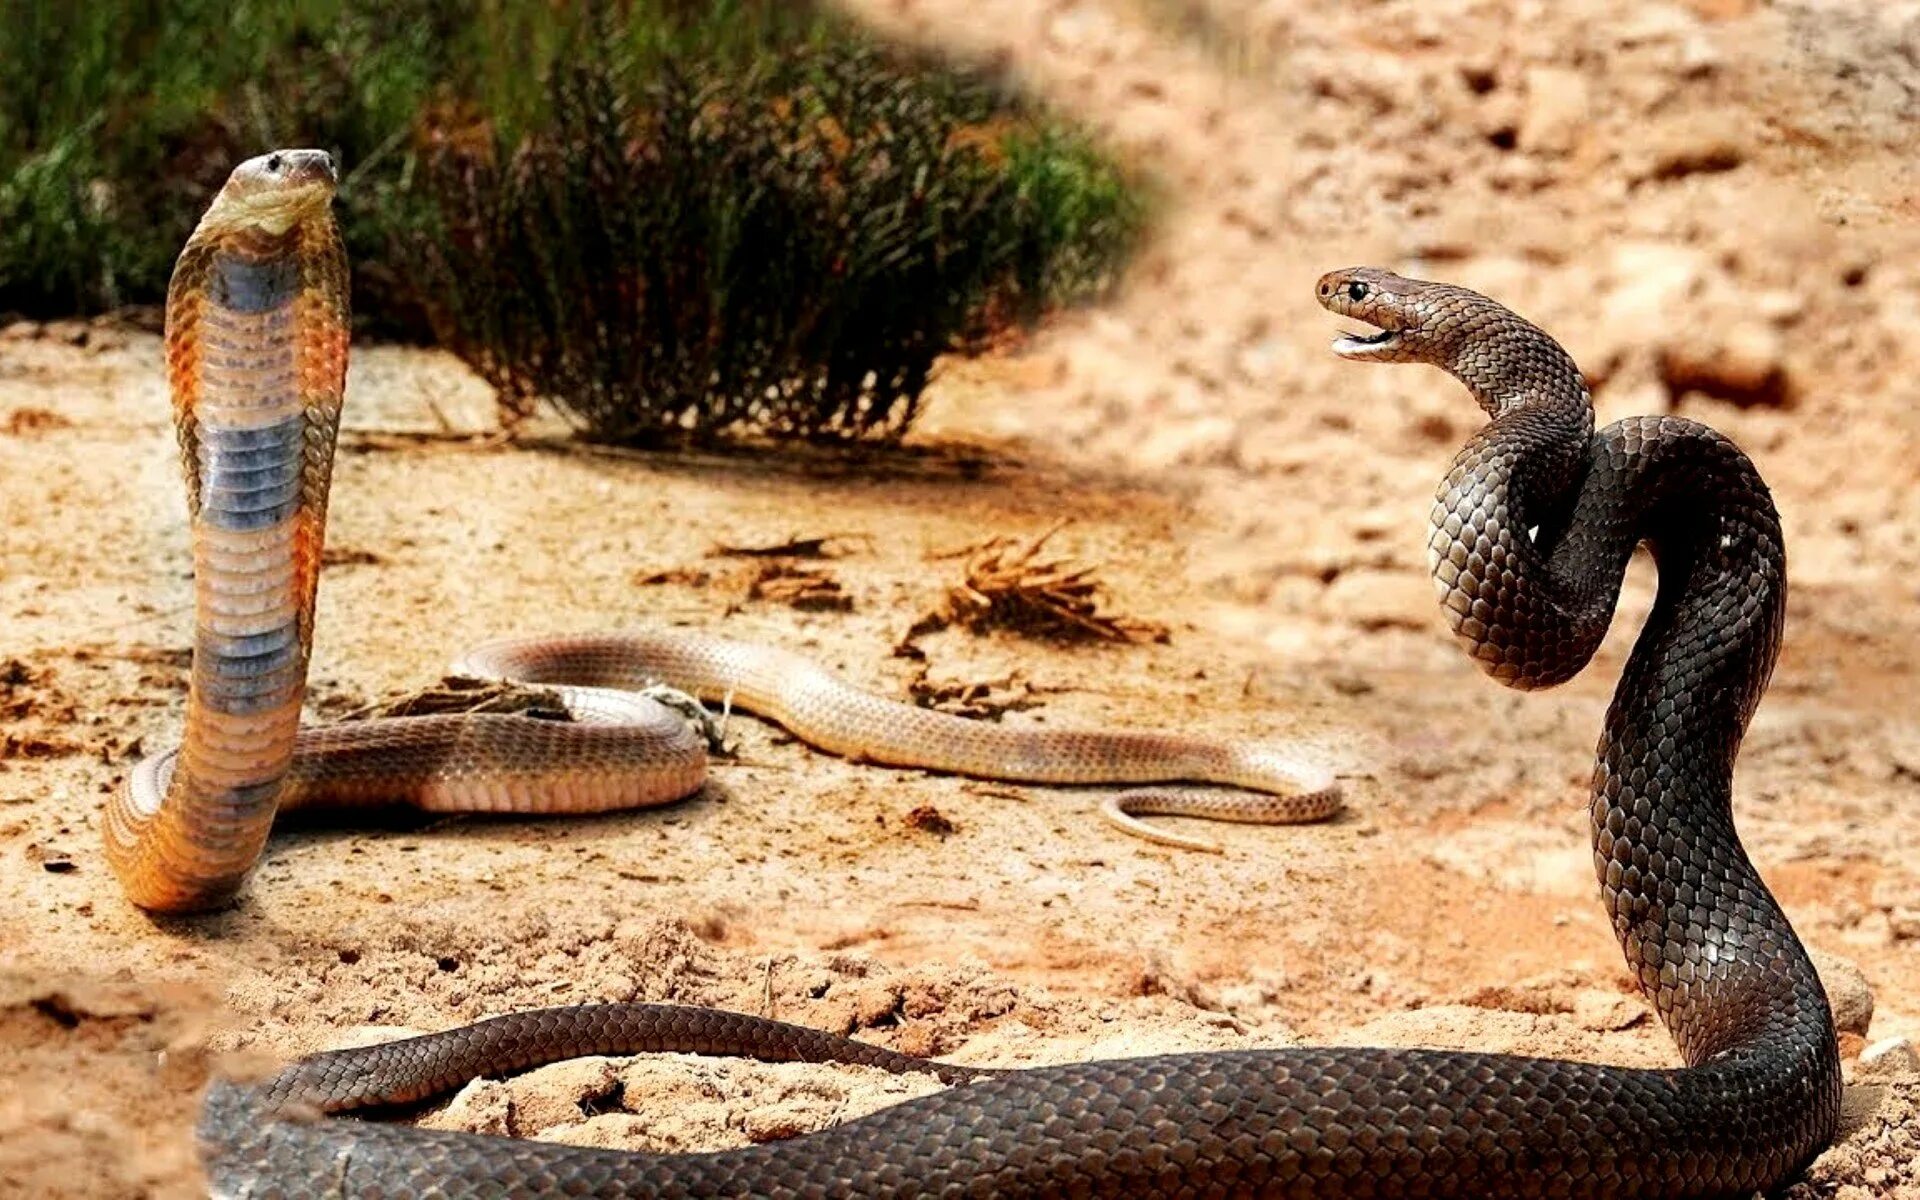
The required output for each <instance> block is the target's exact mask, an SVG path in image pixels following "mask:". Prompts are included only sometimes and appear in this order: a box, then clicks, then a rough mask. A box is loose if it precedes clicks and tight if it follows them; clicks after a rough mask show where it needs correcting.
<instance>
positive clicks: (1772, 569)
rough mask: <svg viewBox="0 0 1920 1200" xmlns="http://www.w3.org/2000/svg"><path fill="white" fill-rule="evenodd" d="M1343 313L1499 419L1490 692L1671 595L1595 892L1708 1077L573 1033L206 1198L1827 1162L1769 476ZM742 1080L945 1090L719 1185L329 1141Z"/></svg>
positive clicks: (275, 1132) (1473, 1175)
mask: <svg viewBox="0 0 1920 1200" xmlns="http://www.w3.org/2000/svg"><path fill="white" fill-rule="evenodd" d="M1319 295H1320V299H1321V302H1322V304H1323V305H1325V306H1326V307H1328V308H1330V309H1333V310H1334V311H1336V312H1341V313H1344V314H1347V315H1350V316H1354V317H1357V318H1359V319H1362V320H1365V321H1367V322H1368V323H1370V324H1372V325H1374V326H1375V327H1376V328H1377V329H1379V330H1380V333H1379V334H1377V335H1375V336H1370V337H1366V338H1359V337H1349V338H1344V339H1342V340H1341V341H1340V342H1338V343H1336V345H1335V348H1336V350H1337V351H1338V352H1339V353H1341V354H1342V355H1343V356H1344V357H1348V358H1353V359H1361V360H1372V359H1377V360H1381V361H1412V362H1427V363H1431V364H1434V365H1437V366H1440V367H1442V368H1444V369H1446V370H1447V371H1449V372H1450V373H1452V374H1453V375H1454V376H1456V377H1457V378H1458V379H1460V380H1461V382H1463V383H1464V384H1466V385H1467V387H1468V388H1469V389H1470V390H1471V391H1472V392H1473V393H1474V395H1475V397H1476V398H1477V399H1478V400H1479V401H1480V403H1481V405H1482V406H1483V407H1484V408H1485V409H1486V410H1487V411H1488V413H1489V415H1490V416H1491V418H1492V419H1491V422H1490V423H1489V424H1488V425H1487V426H1486V427H1485V428H1484V429H1483V430H1482V431H1481V432H1480V433H1479V434H1478V435H1476V436H1475V437H1474V438H1473V440H1472V441H1471V442H1469V443H1468V445H1467V446H1466V448H1465V449H1463V450H1462V451H1461V453H1460V455H1459V456H1458V458H1456V460H1455V462H1454V465H1453V468H1452V470H1451V471H1450V472H1449V473H1448V475H1447V478H1446V480H1445V482H1444V483H1443V484H1442V486H1441V488H1440V492H1439V496H1438V499H1437V501H1436V506H1435V509H1434V521H1433V532H1432V537H1431V541H1430V549H1431V552H1432V558H1433V564H1434V576H1435V580H1436V582H1437V584H1438V585H1439V588H1440V592H1441V597H1442V601H1443V604H1444V606H1445V609H1446V611H1447V613H1448V615H1449V618H1450V620H1451V621H1452V623H1453V626H1454V629H1455V631H1456V632H1457V633H1458V634H1459V636H1460V637H1461V638H1462V639H1463V640H1464V641H1465V642H1466V644H1467V645H1468V647H1469V649H1470V651H1471V652H1472V654H1473V656H1474V657H1475V659H1476V660H1478V661H1479V662H1480V664H1481V665H1482V666H1483V667H1484V668H1485V669H1486V670H1487V671H1488V672H1489V673H1490V674H1492V675H1493V676H1494V677H1495V678H1497V679H1500V680H1501V681H1502V682H1505V683H1508V684H1510V685H1512V686H1516V687H1521V688H1533V687H1545V686H1549V685H1551V684H1554V683H1557V682H1560V681H1563V680H1565V679H1567V678H1570V677H1571V676H1572V675H1574V674H1575V673H1577V672H1578V671H1579V669H1580V668H1581V667H1582V666H1583V665H1584V664H1585V663H1586V661H1587V660H1588V658H1589V657H1590V656H1591V655H1592V653H1593V651H1594V650H1595V648H1596V647H1597V646H1598V644H1599V642H1600V640H1601V638H1602V636H1603V635H1604V633H1605V630H1606V626H1607V623H1608V621H1609V619H1610V617H1611V613H1612V609H1613V605H1614V602H1615V598H1616V596H1617V594H1618V589H1619V585H1620V580H1621V577H1622V574H1623V572H1624V570H1625V568H1626V564H1627V561H1628V559H1629V557H1630V556H1631V555H1632V553H1633V551H1634V549H1635V547H1636V546H1637V545H1639V544H1641V543H1646V544H1648V545H1649V546H1650V547H1651V548H1652V550H1653V554H1654V557H1655V559H1656V561H1657V562H1658V565H1659V571H1660V586H1659V592H1658V595H1657V598H1656V600H1655V603H1654V607H1653V611H1652V614H1651V615H1650V616H1649V618H1648V620H1647V624H1646V628H1645V629H1644V630H1643V632H1642V633H1641V636H1640V639H1639V641H1638V643H1637V644H1636V646H1635V648H1634V651H1633V654H1632V656H1631V659H1630V661H1629V662H1628V665H1627V668H1626V671H1625V674H1624V676H1623V677H1622V679H1621V682H1620V685H1619V687H1618V690H1617V691H1616V694H1615V697H1614V700H1613V703H1612V706H1611V707H1610V708H1609V710H1608V713H1607V717H1606V724H1605V729H1604V732H1603V733H1602V735H1601V740H1600V747H1599V755H1598V762H1597V765H1596V767H1595V770H1594V777H1593V790H1592V818H1593V845H1594V862H1595V867H1596V870H1597V872H1598V874H1599V878H1600V883H1601V890H1602V893H1603V895H1604V898H1605V901H1606V904H1607V907H1608V910H1609V912H1610V913H1611V914H1612V917H1613V923H1614V929H1615V932H1616V933H1617V934H1618V936H1619V939H1620V943H1621V946H1622V947H1623V949H1624V950H1625V953H1626V957H1627V962H1628V965H1629V966H1630V968H1631V969H1632V970H1633V972H1634V974H1635V976H1636V978H1637V979H1638V981H1639V983H1640V986H1641V989H1642V991H1643V992H1644V993H1645V994H1646V996H1647V998H1648V1000H1649V1001H1650V1003H1651V1004H1652V1005H1653V1007H1654V1009H1655V1011H1657V1012H1658V1013H1659V1015H1660V1017H1661V1019H1662V1020H1663V1021H1664V1022H1665V1023H1666V1025H1667V1027H1668V1028H1669V1030H1671V1032H1672V1034H1673V1036H1674V1039H1675V1041H1676V1042H1677V1043H1678V1045H1679V1048H1680V1052H1681V1056H1682V1058H1683V1059H1684V1061H1685V1063H1686V1065H1685V1066H1683V1067H1681V1068H1678V1069H1671V1070H1636V1069H1624V1068H1618V1067H1608V1066H1598V1065H1592V1064H1586V1063H1577V1062H1566V1061H1561V1060H1555V1059H1537V1058H1521V1057H1514V1056H1509V1055H1500V1054H1478V1053H1457V1052H1438V1051H1422V1050H1390V1049H1347V1048H1328V1049H1314V1048H1304V1049H1291V1050H1262V1051H1235V1052H1224V1053H1202V1054H1173V1055H1159V1056H1154V1057H1150V1058H1138V1059H1128V1060H1119V1061H1108V1062H1092V1063H1078V1064H1073V1065H1068V1066H1057V1067H1044V1068H1038V1069H1033V1070H1023V1071H1004V1072H995V1071H978V1070H973V1069H969V1068H957V1067H951V1066H946V1065H942V1064H933V1063H927V1062H922V1061H920V1060H915V1059H909V1058H905V1057H903V1056H900V1055H897V1054H893V1053H891V1052H889V1051H884V1050H880V1049H878V1048H876V1047H872V1046H867V1045H864V1044H862V1043H858V1042H853V1041H850V1040H847V1039H841V1038H836V1037H831V1036H829V1035H826V1034H822V1033H818V1032H815V1031H808V1030H803V1029H799V1028H797V1027H794V1026H788V1025H781V1024H779V1023H776V1022H771V1021H763V1020H760V1019H757V1018H752V1017H744V1016H739V1015H735V1014H729V1013H723V1012H718V1011H715V1010H706V1009H689V1008H677V1007H665V1006H648V1005H604V1006H585V1007H575V1008H564V1009H549V1010H542V1011H537V1012H526V1013H519V1014H515V1015H512V1016H507V1017H501V1018H496V1019H494V1020H492V1021H487V1022H482V1023H480V1024H478V1025H474V1026H469V1027H466V1028H463V1029H456V1030H452V1031H449V1032H446V1033H442V1034H435V1035H430V1036H428V1037H424V1038H416V1039H411V1040H407V1041H401V1042H395V1043H391V1044H388V1045H384V1046H376V1047H372V1048H368V1049H363V1050H351V1051H342V1052H336V1053H333V1054H327V1055H319V1056H316V1057H314V1058H312V1059H308V1060H303V1061H302V1062H300V1063H296V1064H295V1065H294V1066H292V1067H290V1068H288V1069H287V1070H286V1071H285V1072H283V1073H282V1074H281V1075H279V1076H277V1077H276V1078H275V1079H274V1080H272V1081H269V1082H267V1083H264V1084H259V1085H238V1084H216V1085H215V1086H214V1087H213V1089H212V1090H211V1091H210V1093H209V1096H208V1099H207V1104H206V1108H205V1112H204V1116H203V1119H202V1122H201V1126H200V1137H201V1139H202V1150H203V1154H204V1158H205V1163H206V1167H207V1171H208V1175H209V1179H210V1181H211V1182H212V1184H213V1186H214V1190H215V1192H216V1194H218V1195H221V1196H246V1197H261V1198H264V1197H317V1196H352V1197H427V1196H438V1197H452V1196H474V1197H478V1196H496V1197H507V1198H521V1197H534V1196H553V1195H566V1196H588V1195H591V1196H608V1197H619V1196H632V1197H641V1196H649V1197H693V1196H747V1195H753V1196H769V1197H796V1198H797V1197H827V1196H861V1197H881V1196H892V1197H908V1196H944V1197H990V1196H1009V1197H1011V1196H1031V1197H1040V1196H1049V1197H1051V1196H1114V1197H1203V1196H1206V1197H1225V1196H1291V1197H1307V1196H1311V1197H1336V1198H1358V1197H1493V1198H1498V1197H1510V1198H1514V1200H1533V1198H1540V1197H1595V1198H1597V1197H1742V1196H1748V1195H1751V1194H1752V1193H1753V1192H1754V1191H1756V1190H1762V1189H1766V1188H1770V1187H1773V1186H1775V1185H1777V1184H1778V1183H1780V1182H1781V1181H1782V1180H1784V1179H1786V1178H1788V1177H1790V1176H1791V1175H1793V1174H1794V1173H1795V1172H1796V1171H1798V1170H1799V1169H1800V1168H1801V1167H1803V1166H1804V1165H1805V1164H1806V1163H1807V1162H1808V1161H1810V1160H1811V1159H1812V1157H1813V1156H1814V1155H1815V1154H1816V1153H1818V1152H1819V1150H1820V1149H1821V1148H1822V1147H1824V1146H1825V1145H1826V1144H1827V1143H1828V1142H1829V1141H1830V1140H1831V1138H1832V1136H1833V1132H1834V1128H1835V1122H1836V1118H1837V1114H1838V1110H1839V1100H1840V1071H1839V1055H1838V1052H1837V1049H1836V1045H1835V1038H1834V1030H1833V1022H1832V1016H1831V1013H1830V1011H1829V1009H1828V1006H1827V1001H1826V997H1825V994H1824V993H1823V991H1822V989H1821V986H1820V981H1819V979H1818V977H1817V976H1816V975H1815V973H1814V969H1813V967H1812V964H1811V963H1810V962H1809V960H1808V958H1807V955H1806V952H1805V950H1804V949H1803V947H1802V946H1801V944H1800V942H1799V940H1798V939H1797V938H1796V937H1795V935H1794V933H1793V930H1792V928H1791V926H1790V925H1789V924H1788V922H1787V920H1786V917H1785V916H1784V914H1783V913H1782V912H1781V910H1780V908H1779V906H1778V904H1777V903H1776V902H1775V901H1774V899H1773V897H1772V895H1771V894H1770V893H1769V892H1768V891H1767V889H1766V886H1765V884H1764V883H1763V882H1762V881H1761V879H1760V876H1759V874H1758V873H1757V872H1756V871H1755V870H1754V868H1753V866H1752V864H1751V863H1750V862H1749V861H1748V859H1747V856H1746V854H1745V852H1744V851H1743V849H1742V848H1741V845H1740V841H1739V838H1738V837H1737V835H1736V833H1735V830H1734V825H1733V819H1732V809H1731V779H1732V772H1733V764H1734V759H1735V756H1736V754H1737V752H1738V749H1739V745H1740V740H1741V737H1742V735H1743V734H1744V732H1745V730H1746V726H1747V722H1748V720H1749V718H1750V717H1751V716H1752V714H1753V710H1754V708H1755V706H1756V705H1757V704H1758V702H1759V699H1760V695H1761V693H1762V691H1763V690H1764V689H1765V687H1766V684H1767V680H1768V677H1769V675H1770V674H1771V671H1772V668H1773V663H1774V658H1775V655H1776V653H1777V651H1778V648H1779V642H1780V633H1781V626H1782V620H1783V615H1784V603H1785V586H1786V582H1785V581H1786V576H1785V558H1784V553H1783V549H1782V544H1781V537H1780V526H1779V520H1778V517H1777V515H1776V513H1775V511H1774V507H1773V504H1772V501H1771V499H1770V498H1769V496H1768V493H1767V489H1766V487H1765V486H1764V484H1763V483H1762V482H1761V480H1760V478H1759V475H1758V474H1757V473H1756V471H1755V470H1754V467H1753V465H1752V463H1750V462H1749V461H1748V460H1747V458H1746V457H1745V456H1744V455H1743V454H1742V453H1741V452H1740V451H1739V450H1738V449H1737V448H1736V447H1735V446H1734V445H1733V444H1732V443H1731V442H1729V441H1728V440H1727V439H1726V438H1724V437H1722V436H1721V435H1719V434H1717V433H1715V432H1714V431H1712V430H1710V429H1707V428H1706V427H1704V426H1701V425H1698V424H1695V423H1693V422H1690V421H1685V420H1680V419H1677V418H1636V419H1630V420H1626V421H1622V422H1620V423H1618V424H1615V425H1612V426H1610V427H1608V428H1606V429H1604V430H1601V431H1599V432H1597V433H1596V432H1595V431H1594V429H1593V412H1592V407H1591V403H1590V400H1589V397H1588V394H1587V390H1586V388H1585V385H1584V383H1583V382H1582V380H1581V377H1580V374H1579V371H1578V370H1577V369H1576V367H1575V366H1574V364H1573V362H1572V360H1571V359H1570V358H1569V357H1568V356H1567V354H1566V353H1565V352H1564V351H1563V350H1562V349H1561V348H1560V347H1559V346H1558V345H1556V344H1555V343H1554V342H1553V341H1552V340H1551V339H1550V338H1548V337H1547V335H1546V334H1544V333H1542V332H1541V331H1540V330H1538V329H1537V328H1535V327H1534V326H1532V325H1530V324H1528V323H1527V322H1525V321H1523V320H1521V319H1520V318H1519V317H1517V316H1515V315H1514V314H1512V313H1511V312H1509V311H1508V310H1506V309H1505V308H1503V307H1501V306H1500V305H1498V304H1496V303H1494V302H1493V301H1491V300H1489V299H1486V298H1485V297H1482V296H1479V295H1476V294H1475V293H1472V292H1469V291H1465V290H1464V289H1460V288H1455V287H1449V286H1444V285H1438V284H1429V283H1420V282H1416V281H1411V280H1405V279H1401V278H1399V277H1397V276H1394V275H1391V274H1388V273H1386V272H1380V271H1372V270H1354V271H1343V272H1337V273H1335V274H1333V275H1330V276H1327V277H1326V278H1325V279H1323V280H1322V281H1321V283H1320V289H1319ZM644 1050H680V1051H693V1052H701V1053H741V1054H750V1055H754V1056H756V1057H763V1058H771V1059H784V1060H793V1059H803V1060H808V1061H855V1062H865V1063H869V1064H871V1065H875V1066H880V1067H883V1068H886V1069H889V1070H926V1071H931V1072H934V1073H936V1074H938V1075H940V1076H941V1077H942V1078H944V1079H946V1080H948V1081H949V1082H952V1083H953V1084H954V1086H952V1087H950V1088H948V1089H947V1090H945V1091H943V1092H940V1093H938V1094H935V1095H932V1096H927V1097H924V1098H921V1099H918V1100H912V1101H908V1102H906V1103H903V1104H899V1105H896V1106H895V1107H893V1108H889V1109H886V1110H884V1111H882V1112H879V1113H875V1114H873V1115H871V1116H867V1117H863V1118H860V1119H858V1120H854V1121H849V1122H847V1123H846V1124H844V1125H840V1126H838V1127H835V1128H831V1129H827V1130H824V1131H821V1132H819V1133H814V1134H810V1135H807V1136H805V1137H801V1138H796V1139H793V1140H791V1141H787V1142H781V1143H775V1144H770V1145H760V1146H753V1147H748V1148H745V1149H739V1150H727V1151H720V1152H716V1153H708V1154H643V1153H627V1152H617V1151H609V1150H595V1149H582V1148H577V1147H570V1146H562V1145H554V1144H547V1143H539V1142H527V1141H515V1140H503V1139H498V1138H490V1137H483V1136H479V1135H471V1134H461V1133H449V1132H433V1131H425V1130H418V1129H412V1128H407V1127H397V1126H388V1125H380V1124H373V1123H359V1122H350V1121H332V1120H324V1119H319V1117H318V1114H319V1113H328V1112H339V1111H345V1110H349V1109H353V1108H357V1107H363V1106H367V1105H373V1104H379V1103H390V1102H395V1101H404V1100H416V1099H420V1098H424V1097H426V1096H428V1095H432V1094H436V1093H440V1092H443V1091H446V1090H448V1089H450V1088H452V1087H454V1086H457V1085H458V1084H459V1083H461V1082H462V1081H464V1080H465V1079H467V1078H470V1077H472V1076H474V1075H476V1074H482V1073H492V1072H498V1071H503V1070H516V1069H522V1068H525V1067H528V1066H532V1065H536V1064H538V1063H542V1062H549V1061H555V1060H558V1059H564V1058H570V1057H575V1056H578V1055H582V1054H616V1053H626V1052H637V1051H644Z"/></svg>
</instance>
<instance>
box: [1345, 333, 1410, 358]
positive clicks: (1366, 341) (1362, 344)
mask: <svg viewBox="0 0 1920 1200" xmlns="http://www.w3.org/2000/svg"><path fill="white" fill-rule="evenodd" d="M1399 339H1400V331H1399V330H1398V329H1382V330H1379V331H1377V332H1375V333H1343V334H1341V335H1340V336H1339V337H1337V338H1335V339H1334V341H1333V352H1334V353H1335V354H1338V355H1339V356H1341V357H1342V358H1354V357H1363V356H1365V355H1367V354H1369V353H1371V352H1373V351H1376V350H1384V349H1390V348H1391V347H1392V346H1393V344H1394V343H1395V342H1397V341H1398V340H1399Z"/></svg>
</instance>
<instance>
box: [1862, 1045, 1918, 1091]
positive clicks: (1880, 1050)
mask: <svg viewBox="0 0 1920 1200" xmlns="http://www.w3.org/2000/svg"><path fill="white" fill-rule="evenodd" d="M1860 1077H1861V1078H1863V1079H1887V1080H1893V1079H1914V1078H1920V1051H1917V1050H1915V1049H1914V1048H1913V1043H1912V1042H1910V1041H1908V1040H1907V1039H1906V1038H1903V1037H1896V1038H1885V1039H1882V1040H1881V1041H1877V1042H1875V1043H1874V1044H1873V1045H1871V1046H1868V1047H1867V1048H1866V1049H1865V1050H1862V1051H1861V1052H1860Z"/></svg>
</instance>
